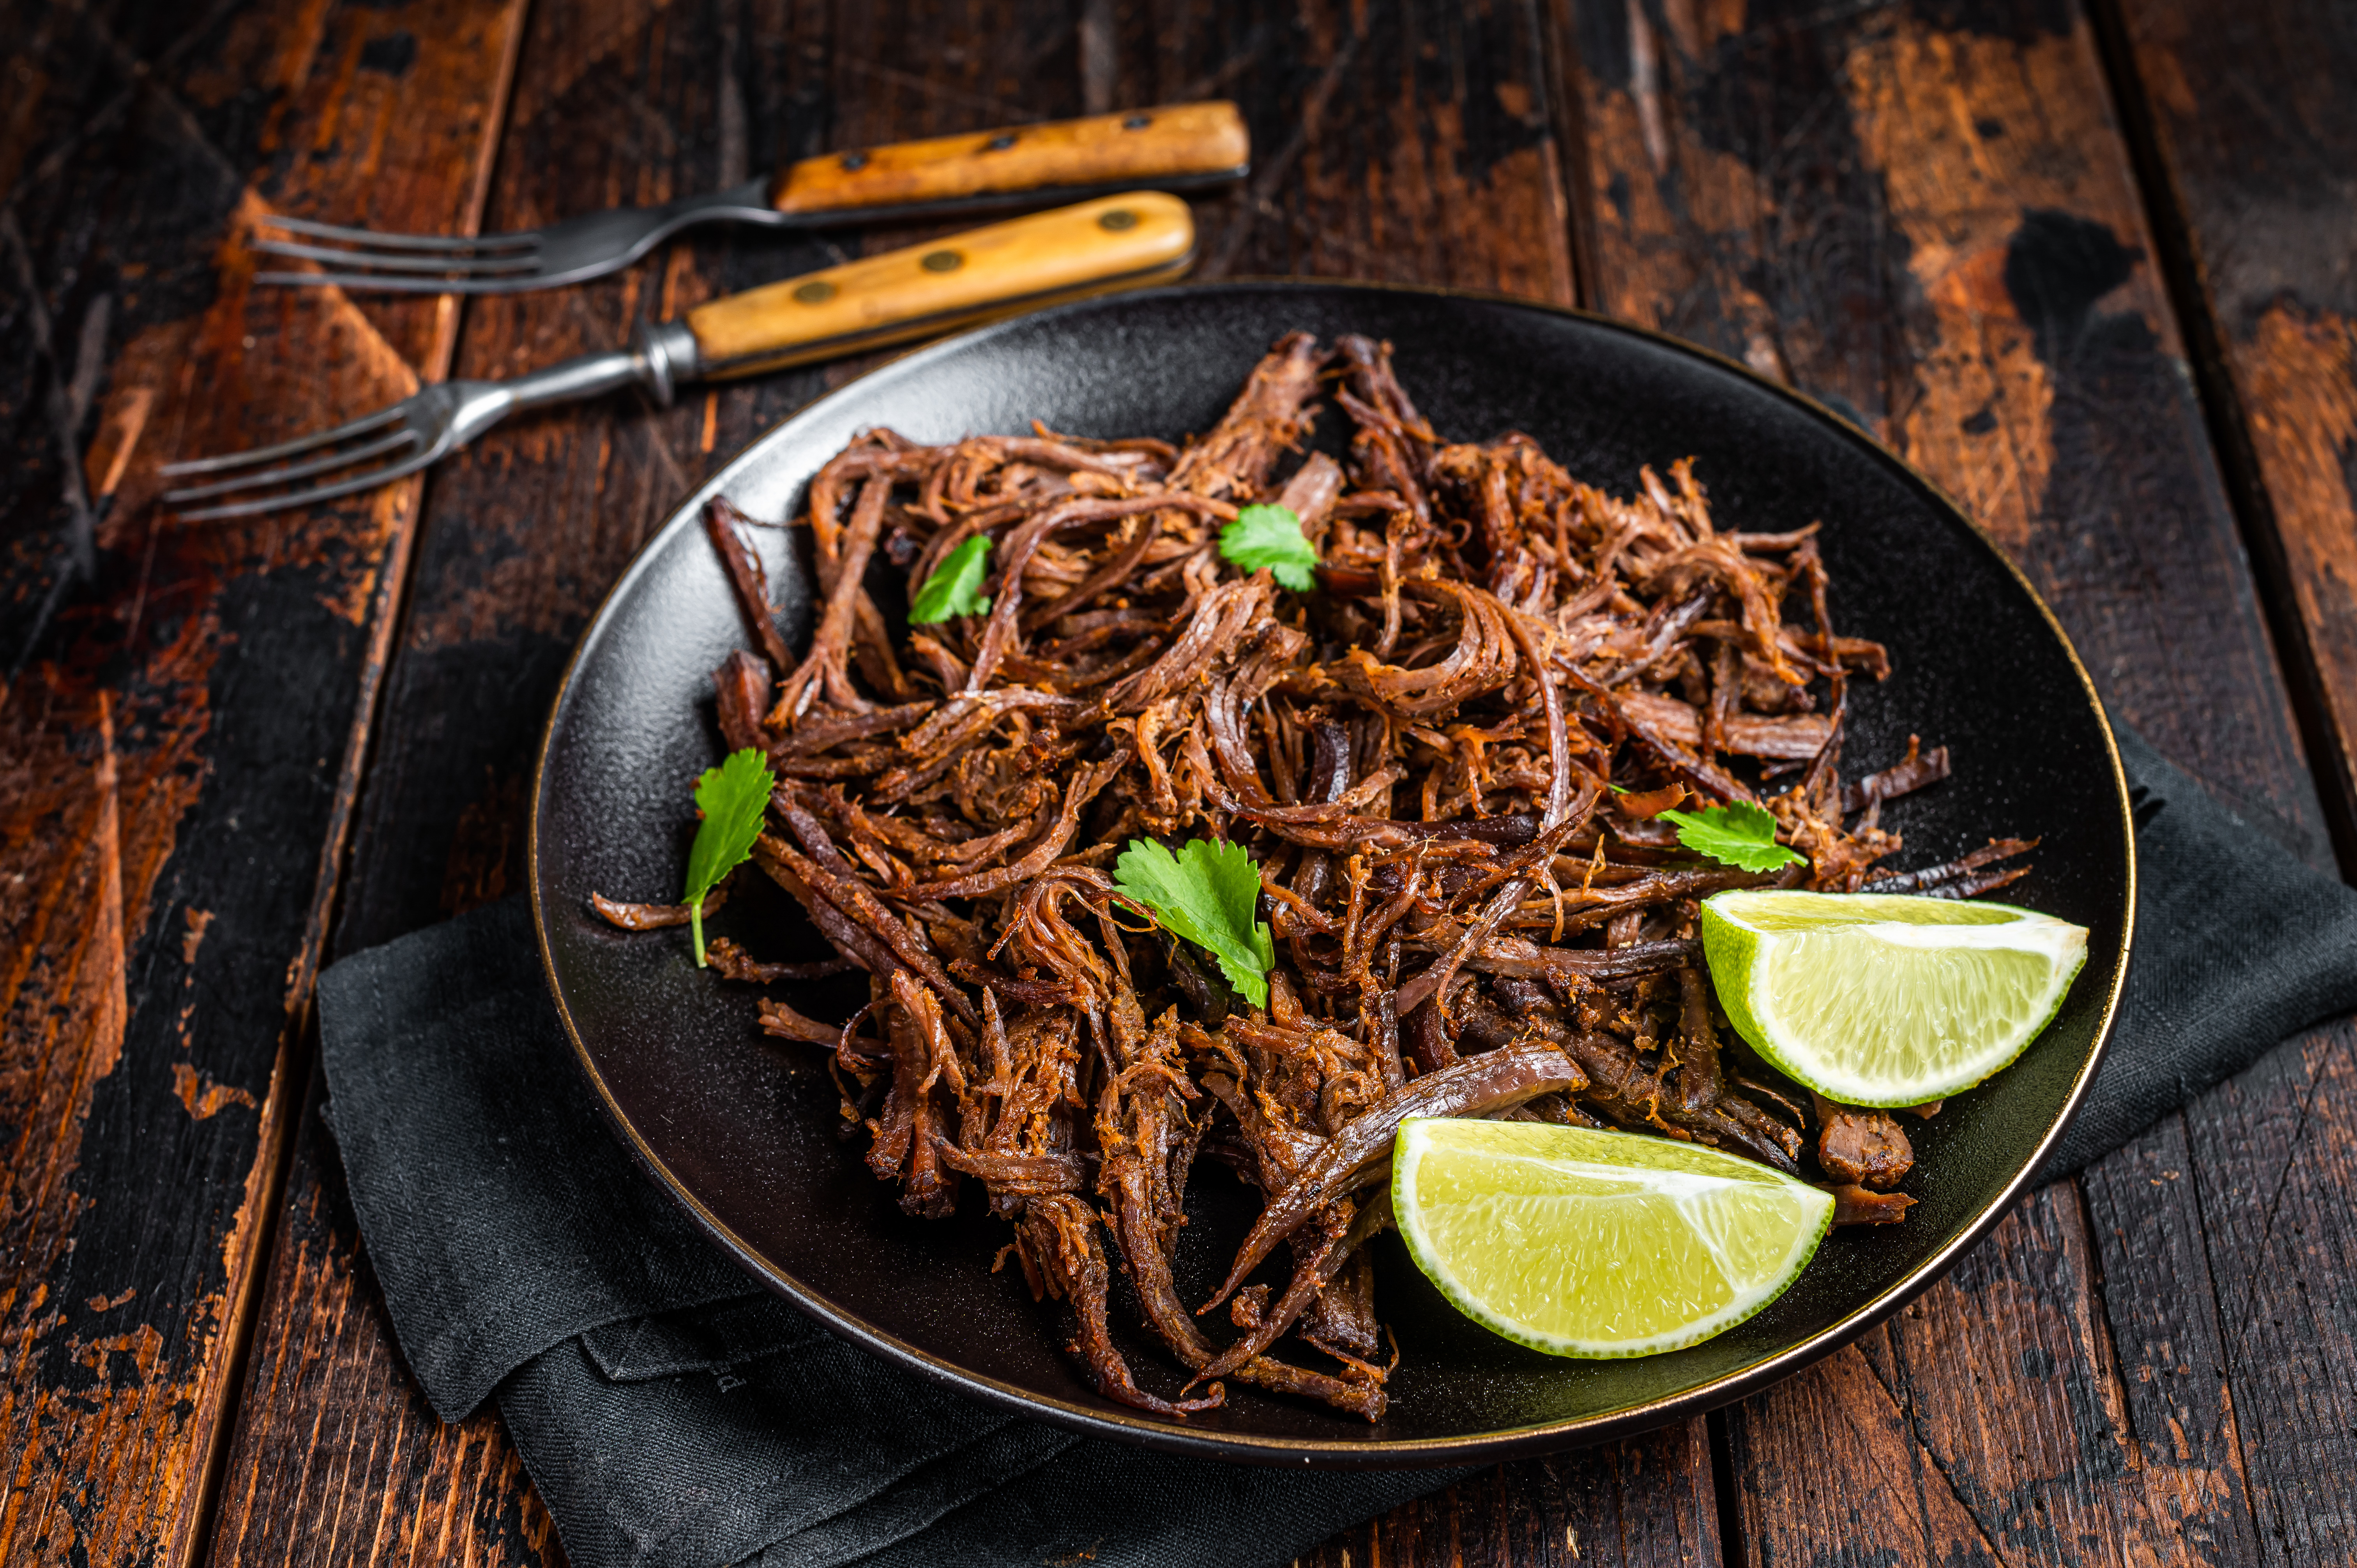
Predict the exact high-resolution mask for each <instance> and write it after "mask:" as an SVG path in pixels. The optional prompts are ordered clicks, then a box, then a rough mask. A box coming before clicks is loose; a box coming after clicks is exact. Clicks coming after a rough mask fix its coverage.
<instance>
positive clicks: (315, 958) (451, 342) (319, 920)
mask: <svg viewBox="0 0 2357 1568" xmlns="http://www.w3.org/2000/svg"><path fill="white" fill-rule="evenodd" d="M514 4H515V12H516V16H515V20H514V22H513V24H512V25H511V27H510V28H509V31H508V41H507V48H506V49H505V51H504V52H503V53H502V55H501V57H500V63H499V67H498V70H497V71H496V73H495V75H494V78H493V86H492V92H491V102H490V109H489V111H488V112H487V113H485V115H484V119H483V146H482V150H481V151H480V152H479V155H478V156H477V158H476V163H475V176H474V180H473V185H472V188H470V189H469V190H468V193H467V200H466V204H465V207H464V209H463V210H462V211H461V213H460V214H459V222H460V225H461V227H460V230H459V231H460V232H461V233H464V234H468V235H472V234H477V233H479V232H481V230H482V224H483V213H484V210H485V209H486V207H487V206H488V205H489V203H490V192H491V182H492V180H493V179H494V177H496V176H497V174H498V169H499V155H500V148H501V146H502V145H504V144H505V142H506V140H507V129H508V115H509V112H510V110H511V108H512V107H513V105H514V102H515V83H516V76H517V72H518V70H519V69H520V67H521V64H522V58H523V41H524V37H525V34H526V33H527V32H529V31H530V29H531V25H532V10H533V0H514ZM470 299H471V296H469V295H447V294H446V295H442V296H440V300H439V305H440V310H439V311H438V312H437V315H438V316H439V317H441V324H442V325H443V328H444V329H443V331H442V332H441V333H440V334H439V337H440V341H439V342H438V343H437V344H436V346H435V349H434V353H433V358H432V361H431V362H430V363H429V364H426V365H423V366H420V367H419V371H420V374H419V377H418V379H419V381H425V382H432V381H443V380H446V379H447V377H448V376H449V373H450V367H451V366H452V365H453V364H454V363H456V362H457V352H458V341H459V338H460V336H461V334H462V333H463V331H464V329H465V327H466V320H467V312H468V304H469V302H470ZM431 478H432V470H431V469H430V468H429V469H428V470H427V471H426V472H425V473H422V474H419V475H417V476H415V477H414V478H407V479H404V480H401V481H399V484H400V485H401V486H402V487H403V488H405V489H408V490H409V491H410V492H411V495H410V500H409V506H408V514H409V515H408V520H407V521H406V522H405V523H404V525H403V526H402V527H401V528H400V529H399V530H397V531H396V532H395V533H394V535H393V540H392V542H391V543H390V544H389V545H388V547H387V550H386V558H385V563H384V567H383V575H382V579H381V580H380V582H379V584H378V586H377V592H376V595H375V600H374V602H373V603H372V604H371V607H370V612H371V613H370V618H369V626H370V630H369V650H368V652H367V654H366V655H365V656H364V658H363V660H362V662H361V670H362V671H363V673H362V676H361V692H360V696H359V700H358V701H357V702H356V703H355V704H354V708H353V714H352V725H351V730H350V734H349V735H348V736H347V737H346V742H345V753H344V757H343V761H342V766H341V767H340V768H339V770H338V774H337V797H338V798H337V800H336V805H335V814H334V816H333V817H332V818H331V820H330V822H329V823H328V838H327V842H326V843H324V844H322V845H321V847H320V856H319V873H318V880H317V884H316V885H315V892H314V894H313V899H312V908H311V916H310V918H309V920H308V921H307V924H306V929H305V931H304V944H303V949H302V950H301V952H300V953H299V954H298V955H297V960H296V961H297V962H298V963H300V964H301V965H302V966H303V972H301V973H300V975H299V976H298V979H297V985H298V987H299V994H300V997H301V1000H300V1002H299V1003H298V1004H297V1005H296V1008H295V1010H294V1013H293V1015H291V1016H290V1017H289V1018H288V1020H287V1025H286V1029H285V1033H284V1034H283V1035H282V1036H280V1043H279V1047H278V1058H277V1060H276V1061H275V1062H274V1064H273V1066H272V1069H271V1075H270V1083H271V1088H270V1092H269V1095H268V1103H267V1104H265V1107H264V1116H263V1118H262V1124H263V1127H264V1133H263V1138H262V1147H261V1148H260V1149H259V1150H258V1151H257V1152H256V1156H255V1160H254V1165H255V1168H256V1170H257V1171H259V1172H260V1173H261V1181H260V1184H259V1186H258V1187H256V1188H255V1189H254V1190H253V1192H252V1193H251V1194H250V1195H249V1197H248V1199H247V1201H248V1202H250V1203H252V1204H253V1205H254V1206H255V1208H256V1211H257V1212H258V1213H259V1214H260V1216H261V1222H260V1223H259V1225H257V1226H256V1227H255V1230H254V1232H253V1236H252V1238H251V1241H250V1245H251V1247H252V1249H253V1250H252V1251H251V1253H250V1254H249V1256H250V1260H251V1261H250V1262H249V1265H248V1266H247V1268H246V1269H245V1270H244V1272H243V1273H242V1276H241V1277H240V1279H239V1283H238V1289H237V1297H236V1300H235V1301H234V1302H233V1303H232V1304H231V1310H230V1317H229V1322H228V1323H227V1324H226V1325H225V1326H224V1327H225V1330H226V1338H227V1340H228V1343H229V1358H228V1362H227V1365H226V1367H225V1368H224V1369H223V1371H222V1374H221V1376H222V1379H223V1385H224V1386H223V1388H222V1391H221V1398H220V1402H219V1404H218V1405H217V1406H216V1409H215V1413H214V1415H213V1418H212V1426H211V1430H210V1431H209V1432H208V1433H206V1434H205V1436H204V1439H203V1444H202V1447H203V1457H202V1460H201V1467H200V1469H199V1476H198V1482H197V1499H196V1507H195V1509H193V1510H191V1512H190V1514H189V1516H188V1519H189V1524H188V1534H187V1537H186V1540H185V1552H184V1553H183V1555H182V1556H181V1557H180V1559H179V1568H201V1565H202V1564H204V1563H208V1562H210V1560H211V1558H212V1552H213V1530H214V1528H215V1526H216V1524H217V1522H218V1521H219V1520H220V1517H221V1487H222V1485H223V1483H224V1481H225V1480H226V1478H227V1474H228V1468H229V1455H230V1450H231V1448H232V1447H233V1446H234V1444H235V1439H236V1436H237V1433H238V1429H239V1425H240V1423H241V1421H242V1417H243V1415H244V1413H245V1394H246V1383H247V1380H248V1377H249V1375H250V1373H251V1371H252V1360H253V1341H254V1337H255V1335H256V1332H257V1329H258V1310H257V1309H258V1305H259V1304H260V1302H261V1299H262V1286H263V1283H264V1277H265V1276H266V1275H267V1274H268V1273H269V1272H270V1262H271V1260H272V1259H273V1258H274V1257H275V1256H276V1255H277V1246H278V1235H279V1231H280V1230H281V1229H282V1227H283V1226H284V1225H285V1202H286V1190H287V1182H288V1178H289V1176H291V1175H292V1172H293V1167H294V1164H295V1153H296V1145H297V1144H299V1143H300V1141H301V1140H300V1138H299V1136H298V1134H299V1133H300V1131H301V1121H302V1117H303V1114H304V1111H305V1108H306V1106H307V1104H308V1103H309V1095H310V1089H311V1079H312V1077H313V1075H314V1074H315V1073H317V1071H318V1070H319V1053H318V1039H317V1009H316V1006H315V1003H316V992H315V989H314V987H315V985H316V983H317V979H318V972H319V970H320V968H321V967H322V965H321V959H322V958H323V957H325V956H326V950H327V944H328V934H329V933H330V932H331V931H333V930H334V929H335V920H336V915H337V912H338V910H339V908H340V907H341V905H342V901H343V893H344V887H345V884H346V880H347V873H349V872H350V869H351V867H350V855H351V847H352V832H351V829H352V822H353V819H354V817H355V816H356V814H357V812H358V808H359V804H360V799H361V788H362V785H363V782H364V780H365V779H366V777H367V772H368V766H369V763H370V762H371V760H372V759H373V758H374V757H375V755H376V742H377V731H378V728H379V725H380V723H381V720H382V697H383V693H384V685H385V677H386V675H387V674H388V673H389V672H390V670H391V665H392V660H393V653H394V650H396V649H397V648H398V647H399V646H400V640H399V639H398V637H397V636H396V633H397V632H398V631H399V630H400V629H401V628H403V627H404V626H405V625H406V624H407V622H408V618H409V616H408V612H409V603H410V597H411V595H410V588H411V583H412V578H413V575H414V571H415V567H416V561H417V555H418V551H417V548H416V546H417V537H418V534H419V532H421V531H422V530H423V529H424V528H425V519H426V510H427V501H428V499H429V494H430V490H429V485H430V480H431ZM273 1107H274V1108H275V1109H276V1112H277V1114H275V1115H273V1114H270V1113H269V1112H270V1110H271V1109H272V1108H273Z"/></svg>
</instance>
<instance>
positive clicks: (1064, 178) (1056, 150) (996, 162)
mask: <svg viewBox="0 0 2357 1568" xmlns="http://www.w3.org/2000/svg"><path fill="white" fill-rule="evenodd" d="M1251 162H1252V135H1251V133H1250V132H1248V131H1247V130H1246V129H1245V128H1244V121H1243V114H1241V113H1238V112H1237V109H1236V106H1235V105H1234V104H1232V103H1230V102H1226V101H1225V100H1222V99H1214V100H1212V101H1211V102H1205V103H1165V104H1160V105H1153V106H1146V105H1141V106H1140V107H1139V109H1137V110H1136V111H1130V110H1124V111H1123V112H1121V113H1117V114H1097V115H1092V116H1090V117H1089V118H1086V119H1081V120H1050V121H1047V122H1044V123H1041V124H1028V125H1020V126H1008V127H1006V128H1005V129H1003V130H978V131H969V132H966V133H963V134H959V135H954V136H933V137H928V138H926V139H924V140H922V141H914V142H894V143H890V144H888V145H885V146H881V147H854V148H843V149H840V150H838V151H835V152H832V153H828V154H826V155H825V156H821V157H815V158H801V159H798V160H796V161H795V162H794V163H793V164H792V165H791V166H789V167H788V168H787V169H786V171H785V173H784V174H782V175H780V177H779V178H778V183H777V186H776V188H775V189H774V190H773V192H772V194H771V196H770V205H771V206H772V207H775V208H776V209H778V210H779V211H780V212H845V211H853V210H856V209H861V208H873V207H901V206H907V205H909V204H911V203H915V202H920V201H956V200H963V199H972V198H974V197H984V196H992V195H1000V194H1005V193H1006V192H1009V191H1023V190H1029V189H1048V190H1053V189H1058V188H1071V187H1074V186H1104V185H1111V184H1116V183H1118V184H1121V185H1141V186H1154V185H1159V184H1160V183H1161V182H1163V181H1165V180H1168V179H1174V178H1177V179H1194V178H1201V177H1207V176H1212V175H1224V174H1230V173H1233V172H1236V171H1239V170H1242V169H1243V167H1244V166H1246V165H1248V164H1250V163H1251Z"/></svg>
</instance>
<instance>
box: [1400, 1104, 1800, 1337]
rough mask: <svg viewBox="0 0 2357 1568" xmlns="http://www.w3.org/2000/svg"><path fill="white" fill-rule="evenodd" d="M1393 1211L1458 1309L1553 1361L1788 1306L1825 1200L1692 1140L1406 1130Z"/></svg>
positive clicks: (1520, 1128)
mask: <svg viewBox="0 0 2357 1568" xmlns="http://www.w3.org/2000/svg"><path fill="white" fill-rule="evenodd" d="M1392 1207H1393V1210H1394V1214H1395V1215H1396V1217H1397V1219H1398V1221H1399V1227H1400V1234H1401V1235H1402V1236H1403V1237H1404V1238H1405V1240H1406V1241H1407V1247H1408V1251H1409V1254H1410V1255H1411V1256H1412V1257H1414V1258H1415V1262H1416V1266H1417V1267H1418V1268H1420V1269H1422V1270H1423V1271H1424V1273H1425V1274H1426V1277H1427V1278H1429V1279H1430V1280H1431V1281H1432V1283H1434V1284H1435V1285H1436V1286H1437V1287H1438V1288H1439V1290H1440V1292H1441V1294H1443V1295H1445V1296H1447V1297H1448V1300H1449V1302H1450V1304H1451V1305H1454V1306H1456V1307H1457V1309H1458V1311H1460V1312H1462V1313H1464V1314H1465V1315H1466V1316H1469V1317H1470V1318H1472V1319H1473V1320H1474V1321H1475V1322H1477V1323H1479V1324H1480V1325H1481V1326H1484V1327H1486V1328H1489V1329H1491V1331H1493V1332H1495V1333H1498V1334H1501V1335H1503V1336H1504V1337H1507V1338H1509V1339H1512V1340H1515V1341H1517V1342H1519V1343H1521V1344H1523V1345H1527V1346H1529V1347H1530V1348H1533V1349H1534V1350H1542V1351H1544V1352H1546V1353H1547V1354H1548V1355H1551V1356H1571V1357H1579V1358H1584V1359H1618V1358H1624V1357H1631V1356H1650V1355H1654V1354H1657V1353H1659V1352H1661V1351H1664V1350H1674V1349H1678V1348H1682V1347H1684V1346H1687V1345H1692V1344H1695V1343H1697V1342H1699V1341H1701V1340H1704V1339H1707V1338H1709V1337H1712V1336H1713V1335H1717V1334H1723V1333H1725V1332H1726V1331H1727V1329H1729V1328H1732V1327H1734V1326H1736V1325H1737V1324H1738V1323H1741V1322H1742V1321H1743V1320H1744V1319H1746V1318H1748V1317H1750V1316H1753V1315H1754V1314H1756V1313H1758V1312H1759V1311H1760V1309H1761V1308H1762V1307H1764V1306H1766V1305H1768V1304H1769V1303H1770V1302H1771V1301H1774V1300H1775V1299H1776V1298H1777V1297H1778V1296H1780V1295H1781V1294H1783V1293H1784V1291H1785V1290H1786V1289H1787V1288H1788V1287H1789V1286H1790V1285H1791V1284H1792V1281H1793V1280H1795V1279H1796V1278H1798V1277H1799V1276H1800V1273H1801V1271H1802V1270H1803V1269H1804V1268H1805V1267H1807V1266H1808V1262H1809V1260H1810V1259H1811V1258H1812V1257H1813V1256H1814V1255H1815V1254H1816V1250H1817V1244H1818V1242H1819V1241H1821V1240H1824V1234H1825V1230H1826V1229H1827V1228H1828V1227H1829V1226H1830V1225H1831V1224H1832V1223H1833V1213H1834V1199H1833V1197H1832V1195H1831V1194H1830V1193H1827V1192H1824V1191H1823V1190H1821V1189H1820V1188H1817V1187H1811V1186H1809V1185H1808V1184H1807V1183H1805V1182H1802V1181H1799V1180H1796V1179H1795V1178H1793V1177H1792V1176H1785V1175H1784V1174H1783V1173H1782V1172H1781V1171H1776V1170H1771V1169H1770V1168H1769V1167H1768V1166H1766V1165H1758V1164H1755V1163H1754V1162H1752V1161H1750V1160H1746V1159H1742V1158H1739V1157H1738V1156H1736V1155H1729V1154H1724V1153H1722V1152H1720V1151H1719V1150H1717V1149H1712V1148H1707V1147H1705V1146H1703V1145H1700V1144H1684V1143H1676V1142H1673V1141H1671V1140H1669V1139H1666V1138H1654V1137H1649V1136H1645V1135H1642V1134H1639V1133H1609V1132H1598V1131H1595V1130H1592V1129H1589V1128H1584V1127H1556V1126H1551V1125H1547V1124H1544V1123H1541V1122H1486V1121H1477V1120H1458V1119H1452V1118H1447V1117H1418V1118H1411V1119H1410V1120H1408V1121H1407V1122H1403V1123H1402V1124H1401V1127H1400V1132H1399V1137H1398V1139H1397V1141H1396V1143H1395V1144H1394V1148H1393V1162H1392Z"/></svg>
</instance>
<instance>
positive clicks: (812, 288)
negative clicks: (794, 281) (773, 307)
mask: <svg viewBox="0 0 2357 1568" xmlns="http://www.w3.org/2000/svg"><path fill="white" fill-rule="evenodd" d="M834 292H835V290H834V285H833V284H831V283H829V282H827V281H826V280H825V279H824V278H813V279H811V280H810V282H808V283H806V284H804V285H802V287H800V288H798V289H796V290H794V297H795V298H796V299H798V300H801V301H802V303H803V304H804V305H824V304H825V303H826V302H827V301H828V300H830V299H833V298H834Z"/></svg>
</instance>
